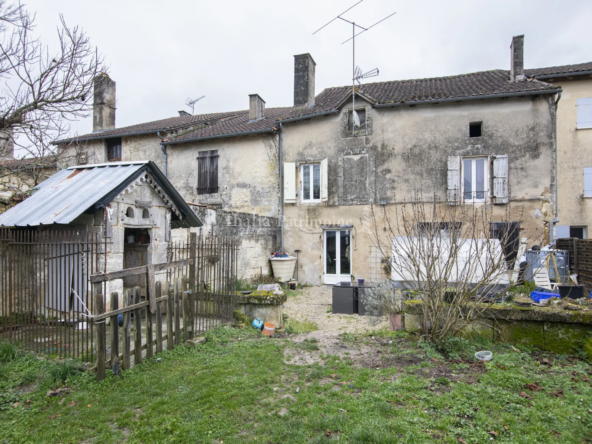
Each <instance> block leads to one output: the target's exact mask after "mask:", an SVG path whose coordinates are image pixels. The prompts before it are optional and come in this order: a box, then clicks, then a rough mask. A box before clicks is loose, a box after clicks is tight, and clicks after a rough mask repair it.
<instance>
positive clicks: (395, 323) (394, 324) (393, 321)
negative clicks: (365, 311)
mask: <svg viewBox="0 0 592 444" xmlns="http://www.w3.org/2000/svg"><path fill="white" fill-rule="evenodd" d="M389 325H390V328H391V331H397V330H402V329H403V322H402V321H401V315H400V314H392V315H389Z"/></svg>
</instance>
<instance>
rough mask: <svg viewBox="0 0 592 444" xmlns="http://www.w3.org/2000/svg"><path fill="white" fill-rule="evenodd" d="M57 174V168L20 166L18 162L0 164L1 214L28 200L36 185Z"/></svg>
mask: <svg viewBox="0 0 592 444" xmlns="http://www.w3.org/2000/svg"><path fill="white" fill-rule="evenodd" d="M56 172H57V169H56V168H55V167H51V168H36V169H32V168H31V167H29V166H27V165H22V166H19V161H18V160H16V161H9V162H5V163H4V164H0V213H3V212H4V211H6V210H8V209H9V208H11V207H13V206H14V205H16V204H18V203H19V202H21V201H23V200H24V199H26V198H27V197H28V196H29V192H30V191H31V190H32V189H33V188H34V187H35V186H36V185H38V184H39V183H41V182H43V181H44V180H45V179H47V178H49V177H50V176H52V175H53V174H55V173H56Z"/></svg>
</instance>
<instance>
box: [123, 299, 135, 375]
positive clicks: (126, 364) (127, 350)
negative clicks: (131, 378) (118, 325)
mask: <svg viewBox="0 0 592 444" xmlns="http://www.w3.org/2000/svg"><path fill="white" fill-rule="evenodd" d="M132 297H133V296H132V291H131V290H129V289H128V290H127V291H126V292H125V297H124V298H123V306H124V307H129V306H130V305H132V303H133V302H132V301H133V299H132ZM131 317H132V314H131V312H130V311H126V312H125V313H124V314H123V368H124V369H126V370H127V369H129V368H131V362H130V355H131V349H132V344H131V338H130V328H131Z"/></svg>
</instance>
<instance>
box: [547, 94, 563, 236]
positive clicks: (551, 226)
mask: <svg viewBox="0 0 592 444" xmlns="http://www.w3.org/2000/svg"><path fill="white" fill-rule="evenodd" d="M560 100H561V91H559V92H558V93H557V100H556V101H555V119H554V120H555V218H554V219H553V220H552V221H551V222H550V223H549V243H550V244H552V243H553V242H555V224H556V223H557V222H559V181H558V178H559V175H558V173H557V170H558V169H559V164H558V163H557V108H558V104H559V101H560Z"/></svg>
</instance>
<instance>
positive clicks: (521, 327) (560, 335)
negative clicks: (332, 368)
mask: <svg viewBox="0 0 592 444" xmlns="http://www.w3.org/2000/svg"><path fill="white" fill-rule="evenodd" d="M404 311H405V330H407V331H408V332H416V331H420V330H421V322H422V316H423V307H422V304H421V302H420V301H408V302H406V303H405V310H404ZM589 332H592V312H590V311H568V310H563V309H561V308H550V307H533V308H525V309H522V308H518V307H514V306H512V305H509V304H495V305H492V306H490V307H489V308H487V309H486V310H485V311H484V312H483V316H482V318H480V319H478V320H476V321H475V322H473V323H472V324H471V325H470V326H469V327H468V329H467V331H466V332H465V333H466V334H467V335H475V334H477V335H480V336H485V337H488V338H489V339H491V340H492V341H497V342H506V343H509V344H515V345H527V346H531V347H532V346H534V347H538V348H541V349H543V350H548V351H550V352H553V353H570V352H572V351H573V350H574V349H575V348H576V347H578V346H580V344H581V341H583V340H586V339H587V338H589V335H588V333H589Z"/></svg>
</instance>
